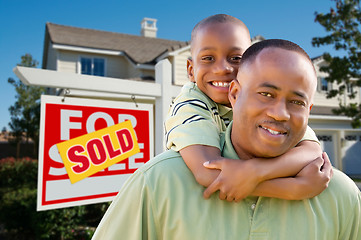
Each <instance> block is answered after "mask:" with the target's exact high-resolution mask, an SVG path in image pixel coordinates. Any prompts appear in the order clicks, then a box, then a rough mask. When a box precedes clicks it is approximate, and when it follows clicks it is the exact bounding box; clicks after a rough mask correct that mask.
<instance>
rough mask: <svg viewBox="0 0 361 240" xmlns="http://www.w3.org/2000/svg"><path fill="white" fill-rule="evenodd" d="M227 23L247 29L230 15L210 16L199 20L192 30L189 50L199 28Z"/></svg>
mask: <svg viewBox="0 0 361 240" xmlns="http://www.w3.org/2000/svg"><path fill="white" fill-rule="evenodd" d="M227 22H232V23H236V24H239V25H240V26H241V27H243V28H245V29H247V31H248V28H247V26H246V24H244V23H243V22H242V21H241V20H239V19H238V18H235V17H232V16H230V15H227V14H216V15H212V16H209V17H206V18H204V19H203V20H201V21H200V22H199V23H197V24H196V25H195V26H194V28H193V30H192V34H191V48H192V42H193V41H194V39H195V37H196V35H197V32H198V30H199V29H200V28H202V27H204V26H207V25H209V24H213V23H227Z"/></svg>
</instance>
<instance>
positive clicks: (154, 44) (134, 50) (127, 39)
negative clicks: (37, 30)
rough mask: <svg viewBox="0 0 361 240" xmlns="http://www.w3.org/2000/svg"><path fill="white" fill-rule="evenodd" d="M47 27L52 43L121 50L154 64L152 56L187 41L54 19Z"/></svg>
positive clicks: (183, 44) (136, 60)
mask: <svg viewBox="0 0 361 240" xmlns="http://www.w3.org/2000/svg"><path fill="white" fill-rule="evenodd" d="M46 28H47V32H48V34H49V38H50V41H51V42H52V43H55V44H62V45H69V46H78V47H87V48H93V49H102V50H114V51H122V52H124V53H125V54H126V55H127V56H128V57H129V58H130V59H131V60H132V61H134V62H135V63H153V64H154V63H155V59H156V58H157V57H158V56H160V55H161V54H163V53H165V52H167V51H174V50H176V49H179V48H182V47H185V46H187V45H189V43H188V42H183V41H174V40H167V39H160V38H150V37H143V36H136V35H129V34H123V33H114V32H107V31H99V30H94V29H86V28H78V27H71V26H64V25H58V24H54V23H47V24H46Z"/></svg>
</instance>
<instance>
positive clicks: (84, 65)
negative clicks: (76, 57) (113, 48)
mask: <svg viewBox="0 0 361 240" xmlns="http://www.w3.org/2000/svg"><path fill="white" fill-rule="evenodd" d="M80 69H81V72H80V73H81V74H87V75H94V76H105V60H104V59H103V58H88V57H81V58H80Z"/></svg>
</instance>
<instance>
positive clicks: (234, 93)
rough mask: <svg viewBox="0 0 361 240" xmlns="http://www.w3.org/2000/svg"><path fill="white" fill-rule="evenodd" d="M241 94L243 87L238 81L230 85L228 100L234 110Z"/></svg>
mask: <svg viewBox="0 0 361 240" xmlns="http://www.w3.org/2000/svg"><path fill="white" fill-rule="evenodd" d="M240 92H241V85H240V84H239V82H238V80H233V81H232V82H231V84H230V85H229V91H228V99H229V102H230V103H231V105H232V108H233V107H234V105H235V103H236V101H237V98H238V97H239V94H240Z"/></svg>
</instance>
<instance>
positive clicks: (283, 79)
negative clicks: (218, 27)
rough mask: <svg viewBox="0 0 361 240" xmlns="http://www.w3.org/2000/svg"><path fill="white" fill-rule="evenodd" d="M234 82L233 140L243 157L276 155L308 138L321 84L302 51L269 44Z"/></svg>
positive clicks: (244, 66)
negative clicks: (306, 135)
mask: <svg viewBox="0 0 361 240" xmlns="http://www.w3.org/2000/svg"><path fill="white" fill-rule="evenodd" d="M237 79H238V82H232V84H231V88H230V94H229V98H230V102H231V104H232V107H233V128H232V134H231V138H232V143H233V146H234V147H235V150H236V151H237V153H238V154H239V156H240V157H241V158H244V159H248V158H252V157H275V156H279V155H281V154H283V153H285V152H286V151H287V150H289V149H290V148H292V147H294V146H295V145H296V144H297V143H298V142H299V141H300V140H301V138H302V137H303V135H304V133H305V130H306V126H307V122H308V116H309V111H310V110H311V107H312V99H313V94H314V92H315V88H316V75H315V73H314V70H313V68H312V65H311V63H310V62H309V61H308V60H307V59H306V58H305V57H304V56H302V55H300V54H299V53H296V52H293V51H288V50H284V49H280V48H266V49H263V50H262V51H261V52H260V53H259V54H258V56H257V57H256V59H255V60H254V61H252V62H250V63H246V64H244V65H243V66H242V67H241V68H240V70H239V72H238V77H237Z"/></svg>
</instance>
